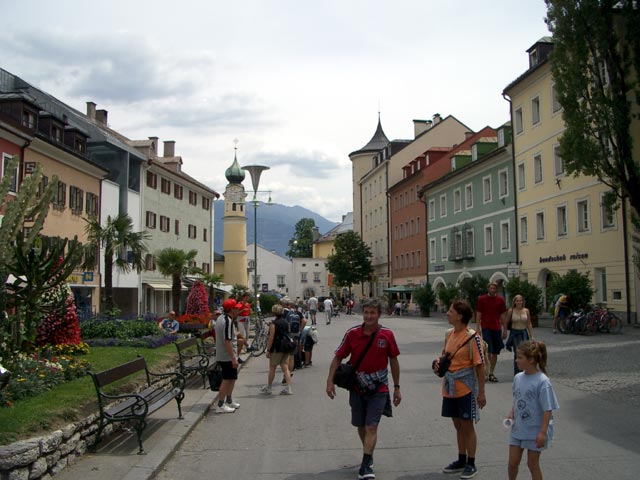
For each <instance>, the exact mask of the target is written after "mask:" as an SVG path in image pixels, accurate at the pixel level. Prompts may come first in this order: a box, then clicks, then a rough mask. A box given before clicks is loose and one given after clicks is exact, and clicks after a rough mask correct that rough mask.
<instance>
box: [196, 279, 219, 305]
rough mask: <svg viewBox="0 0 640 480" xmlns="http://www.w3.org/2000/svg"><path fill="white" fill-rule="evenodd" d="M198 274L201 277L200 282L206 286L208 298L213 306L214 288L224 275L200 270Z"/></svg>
mask: <svg viewBox="0 0 640 480" xmlns="http://www.w3.org/2000/svg"><path fill="white" fill-rule="evenodd" d="M200 276H201V278H202V282H203V283H204V284H205V285H206V286H207V290H208V292H209V299H210V300H211V302H213V303H212V305H211V306H215V298H216V296H217V295H216V293H215V290H214V288H215V287H219V286H220V284H221V283H222V281H223V280H224V275H222V274H220V273H204V272H200Z"/></svg>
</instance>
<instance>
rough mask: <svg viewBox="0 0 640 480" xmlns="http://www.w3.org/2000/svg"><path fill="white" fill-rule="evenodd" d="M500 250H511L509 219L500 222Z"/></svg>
mask: <svg viewBox="0 0 640 480" xmlns="http://www.w3.org/2000/svg"><path fill="white" fill-rule="evenodd" d="M500 251H501V252H509V251H511V228H510V225H509V220H506V221H503V222H500Z"/></svg>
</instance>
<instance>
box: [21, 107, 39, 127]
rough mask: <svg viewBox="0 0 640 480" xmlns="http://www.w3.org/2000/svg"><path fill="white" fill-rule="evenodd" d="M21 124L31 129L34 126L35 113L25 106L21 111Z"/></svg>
mask: <svg viewBox="0 0 640 480" xmlns="http://www.w3.org/2000/svg"><path fill="white" fill-rule="evenodd" d="M22 126H23V127H27V128H29V129H31V130H35V128H36V113H35V112H34V111H32V110H27V109H26V108H25V109H24V110H23V111H22Z"/></svg>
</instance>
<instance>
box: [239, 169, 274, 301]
mask: <svg viewBox="0 0 640 480" xmlns="http://www.w3.org/2000/svg"><path fill="white" fill-rule="evenodd" d="M242 169H243V170H246V171H247V172H249V175H251V186H252V187H253V200H252V203H253V291H254V294H255V296H256V301H257V299H258V193H259V190H258V185H259V184H260V175H261V174H262V172H263V171H265V170H269V167H265V166H264V165H249V166H247V167H242ZM269 194H271V192H269ZM269 203H271V197H269Z"/></svg>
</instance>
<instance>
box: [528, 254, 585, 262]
mask: <svg viewBox="0 0 640 480" xmlns="http://www.w3.org/2000/svg"><path fill="white" fill-rule="evenodd" d="M586 258H589V254H588V253H580V252H576V253H572V254H571V255H569V260H583V259H586ZM566 260H567V255H566V254H564V253H563V254H562V255H549V256H548V257H540V260H539V262H540V263H550V262H565V261H566Z"/></svg>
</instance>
